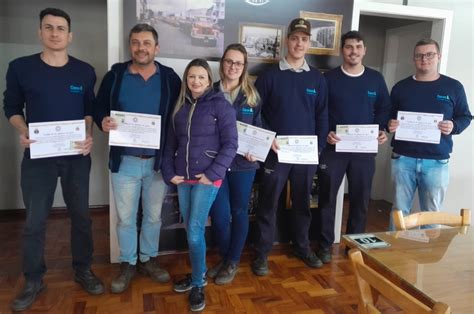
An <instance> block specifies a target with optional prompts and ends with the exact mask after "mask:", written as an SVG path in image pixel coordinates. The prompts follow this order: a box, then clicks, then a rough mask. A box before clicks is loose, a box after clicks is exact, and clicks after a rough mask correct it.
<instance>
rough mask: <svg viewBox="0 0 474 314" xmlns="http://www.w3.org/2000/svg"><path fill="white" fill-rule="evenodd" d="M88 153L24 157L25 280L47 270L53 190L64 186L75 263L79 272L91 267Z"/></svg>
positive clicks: (22, 173)
mask: <svg viewBox="0 0 474 314" xmlns="http://www.w3.org/2000/svg"><path fill="white" fill-rule="evenodd" d="M90 168H91V159H90V157H89V156H85V157H83V156H81V157H72V158H70V157H57V158H43V159H29V158H26V157H25V158H23V162H22V165H21V190H22V193H23V201H24V203H25V207H26V222H25V228H24V232H23V273H24V275H25V278H26V280H29V281H39V280H41V279H42V277H43V275H44V273H45V272H46V265H45V262H44V245H45V234H46V223H47V218H48V214H49V211H50V209H51V207H52V205H53V200H54V192H55V190H56V185H57V182H58V177H60V178H61V188H62V191H63V197H64V202H65V203H66V206H67V211H68V214H69V216H70V218H71V251H72V265H73V268H74V269H75V270H76V271H83V270H87V269H89V268H90V265H91V262H92V251H93V243H92V229H91V225H92V224H91V219H90V215H89V172H90Z"/></svg>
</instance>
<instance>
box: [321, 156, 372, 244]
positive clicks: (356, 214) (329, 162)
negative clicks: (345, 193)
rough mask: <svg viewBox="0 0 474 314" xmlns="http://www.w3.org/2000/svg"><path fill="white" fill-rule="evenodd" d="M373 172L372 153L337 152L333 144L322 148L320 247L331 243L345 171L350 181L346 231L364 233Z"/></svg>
mask: <svg viewBox="0 0 474 314" xmlns="http://www.w3.org/2000/svg"><path fill="white" fill-rule="evenodd" d="M374 172H375V156H374V154H363V153H337V152H335V151H334V148H332V147H329V148H326V149H325V150H323V152H322V153H321V155H320V157H319V169H318V181H319V203H318V211H319V214H320V222H321V226H320V237H319V247H320V248H322V249H327V248H329V247H330V246H331V245H332V244H333V243H334V220H335V214H336V200H337V192H338V190H339V186H340V185H341V182H342V179H343V178H344V174H347V181H348V184H349V218H348V221H347V228H346V233H347V234H351V233H363V232H365V225H366V223H367V211H368V207H369V199H370V191H371V189H372V178H373V176H374Z"/></svg>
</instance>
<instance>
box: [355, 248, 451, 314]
mask: <svg viewBox="0 0 474 314" xmlns="http://www.w3.org/2000/svg"><path fill="white" fill-rule="evenodd" d="M349 258H350V259H351V262H352V267H353V269H354V274H355V276H356V280H357V287H358V289H359V309H358V312H359V314H369V313H370V314H372V313H380V311H379V310H378V309H377V307H376V306H375V304H374V296H375V295H374V294H373V291H372V290H376V291H377V292H378V293H379V294H381V295H383V296H384V297H385V298H386V299H388V300H390V301H391V302H393V303H394V304H396V305H397V306H398V307H400V308H401V309H402V310H403V311H404V312H405V313H419V314H423V313H437V314H438V313H450V311H451V310H450V308H449V306H448V305H446V304H444V303H440V302H437V303H436V304H435V305H434V307H433V308H430V307H428V306H427V305H425V304H423V303H422V302H421V301H419V300H418V299H416V298H415V297H413V296H411V295H410V294H408V293H407V292H406V291H404V290H402V289H401V288H399V287H398V286H396V285H395V284H394V283H392V282H391V281H389V280H388V279H387V278H385V277H384V276H382V275H381V274H380V273H378V272H377V271H375V270H374V269H373V268H371V267H369V266H368V265H366V264H365V263H364V260H363V258H362V254H361V252H360V251H359V250H357V249H352V250H350V251H349Z"/></svg>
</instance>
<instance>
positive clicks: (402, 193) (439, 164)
mask: <svg viewBox="0 0 474 314" xmlns="http://www.w3.org/2000/svg"><path fill="white" fill-rule="evenodd" d="M448 162H449V159H444V160H435V159H421V158H412V157H407V156H403V155H399V154H395V153H394V154H393V155H392V177H393V180H394V182H395V201H394V208H397V209H399V210H401V211H402V213H403V216H407V215H409V214H410V211H411V207H412V204H413V197H414V196H415V191H416V189H417V188H418V197H419V199H420V210H421V211H440V210H441V209H442V206H443V201H444V195H445V194H446V190H447V188H448V184H449V167H448ZM431 227H433V226H431V225H427V226H424V228H431ZM389 228H390V230H394V229H395V227H394V225H393V222H392V217H391V216H390V227H389Z"/></svg>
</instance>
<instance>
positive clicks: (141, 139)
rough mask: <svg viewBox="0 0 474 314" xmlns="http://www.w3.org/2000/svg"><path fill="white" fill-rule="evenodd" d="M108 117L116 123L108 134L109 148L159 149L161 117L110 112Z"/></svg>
mask: <svg viewBox="0 0 474 314" xmlns="http://www.w3.org/2000/svg"><path fill="white" fill-rule="evenodd" d="M110 117H111V118H112V119H113V121H114V122H115V123H117V129H115V130H110V133H109V145H110V146H125V147H138V148H151V149H159V148H160V135H161V116H159V115H154V114H146V113H135V112H125V111H115V110H112V111H110Z"/></svg>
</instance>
